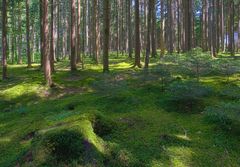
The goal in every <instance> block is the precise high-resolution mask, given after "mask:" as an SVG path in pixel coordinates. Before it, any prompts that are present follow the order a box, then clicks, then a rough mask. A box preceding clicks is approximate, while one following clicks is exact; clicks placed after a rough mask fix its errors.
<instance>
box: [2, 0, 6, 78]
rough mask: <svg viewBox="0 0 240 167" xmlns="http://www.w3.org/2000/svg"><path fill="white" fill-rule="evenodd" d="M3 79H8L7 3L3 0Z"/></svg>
mask: <svg viewBox="0 0 240 167" xmlns="http://www.w3.org/2000/svg"><path fill="white" fill-rule="evenodd" d="M2 67H3V68H2V79H3V80H6V79H7V2H6V0H2Z"/></svg>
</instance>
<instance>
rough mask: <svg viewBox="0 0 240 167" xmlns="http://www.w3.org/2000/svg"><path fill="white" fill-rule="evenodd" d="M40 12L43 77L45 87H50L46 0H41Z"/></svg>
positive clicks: (51, 83)
mask: <svg viewBox="0 0 240 167" xmlns="http://www.w3.org/2000/svg"><path fill="white" fill-rule="evenodd" d="M42 12H43V13H42V32H43V59H44V76H45V80H46V83H47V85H48V86H50V87H51V86H52V85H53V82H52V77H51V67H50V56H49V25H48V0H42Z"/></svg>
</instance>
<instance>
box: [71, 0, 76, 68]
mask: <svg viewBox="0 0 240 167" xmlns="http://www.w3.org/2000/svg"><path fill="white" fill-rule="evenodd" d="M76 70H77V65H76V0H71V71H76Z"/></svg>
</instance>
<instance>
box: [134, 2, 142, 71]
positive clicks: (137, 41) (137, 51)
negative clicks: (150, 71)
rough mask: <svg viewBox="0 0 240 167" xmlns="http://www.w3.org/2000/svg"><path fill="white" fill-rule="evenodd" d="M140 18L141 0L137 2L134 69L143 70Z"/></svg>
mask: <svg viewBox="0 0 240 167" xmlns="http://www.w3.org/2000/svg"><path fill="white" fill-rule="evenodd" d="M140 52H141V48H140V18H139V0H135V64H134V67H136V66H137V67H139V68H141V60H140V59H141V58H140Z"/></svg>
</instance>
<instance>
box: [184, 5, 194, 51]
mask: <svg viewBox="0 0 240 167" xmlns="http://www.w3.org/2000/svg"><path fill="white" fill-rule="evenodd" d="M182 4H183V13H184V17H183V22H184V51H185V52H186V51H190V50H191V49H192V36H193V35H192V33H193V32H192V30H193V28H192V0H187V1H186V0H183V2H182Z"/></svg>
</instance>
